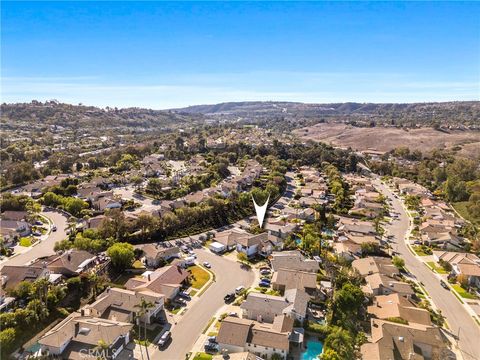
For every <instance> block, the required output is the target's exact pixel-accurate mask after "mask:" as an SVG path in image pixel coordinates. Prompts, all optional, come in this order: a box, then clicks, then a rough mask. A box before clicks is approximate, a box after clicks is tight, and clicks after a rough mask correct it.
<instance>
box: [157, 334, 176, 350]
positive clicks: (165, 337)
mask: <svg viewBox="0 0 480 360" xmlns="http://www.w3.org/2000/svg"><path fill="white" fill-rule="evenodd" d="M171 338H172V333H171V332H170V331H165V332H164V333H163V335H162V336H161V337H160V340H158V343H157V345H158V347H160V348H161V347H164V346H165V345H166V344H167V342H168V341H169V340H170V339H171Z"/></svg>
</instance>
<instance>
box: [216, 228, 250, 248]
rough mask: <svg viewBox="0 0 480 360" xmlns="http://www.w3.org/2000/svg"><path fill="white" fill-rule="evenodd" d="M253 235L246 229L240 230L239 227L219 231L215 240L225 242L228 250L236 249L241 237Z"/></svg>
mask: <svg viewBox="0 0 480 360" xmlns="http://www.w3.org/2000/svg"><path fill="white" fill-rule="evenodd" d="M248 236H251V235H250V234H249V233H247V232H245V231H240V230H237V229H232V230H227V231H222V232H219V233H217V234H216V235H215V241H216V242H219V243H220V244H223V245H224V246H225V249H226V250H227V251H230V250H233V249H235V247H236V246H237V241H238V240H240V239H241V238H245V237H248Z"/></svg>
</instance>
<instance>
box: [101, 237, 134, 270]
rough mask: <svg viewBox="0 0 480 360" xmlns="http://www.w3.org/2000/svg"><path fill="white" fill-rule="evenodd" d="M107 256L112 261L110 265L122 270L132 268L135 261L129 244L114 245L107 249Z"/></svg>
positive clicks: (132, 249)
mask: <svg viewBox="0 0 480 360" xmlns="http://www.w3.org/2000/svg"><path fill="white" fill-rule="evenodd" d="M107 255H108V256H109V257H110V259H111V260H112V265H113V266H114V267H116V268H117V269H120V270H124V269H127V268H129V267H130V266H132V264H133V261H134V260H135V253H134V248H133V245H131V244H129V243H122V242H120V243H115V244H113V245H112V246H110V247H109V248H108V249H107Z"/></svg>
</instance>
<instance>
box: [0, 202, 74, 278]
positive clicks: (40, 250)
mask: <svg viewBox="0 0 480 360" xmlns="http://www.w3.org/2000/svg"><path fill="white" fill-rule="evenodd" d="M41 214H42V215H43V216H46V217H48V218H49V219H50V220H51V221H52V222H53V224H54V225H56V226H57V231H52V232H51V233H50V234H49V235H48V237H47V238H46V239H44V240H41V241H40V242H39V243H38V244H37V245H34V246H31V248H30V249H28V250H27V251H25V252H23V253H21V254H19V255H16V256H13V257H11V258H10V259H8V260H6V261H4V262H2V263H1V264H0V268H2V267H3V266H5V265H25V264H27V263H29V262H30V261H32V260H35V259H37V258H39V257H43V256H48V255H53V254H55V251H53V247H54V246H55V242H57V241H60V240H63V239H65V238H66V237H67V233H66V230H67V229H66V228H67V218H66V217H65V216H64V215H62V214H61V213H59V212H56V211H47V212H42V213H41Z"/></svg>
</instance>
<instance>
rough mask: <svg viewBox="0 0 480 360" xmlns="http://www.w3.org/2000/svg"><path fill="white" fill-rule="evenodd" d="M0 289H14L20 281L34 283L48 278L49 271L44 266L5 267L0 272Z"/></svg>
mask: <svg viewBox="0 0 480 360" xmlns="http://www.w3.org/2000/svg"><path fill="white" fill-rule="evenodd" d="M0 276H1V280H2V284H1V285H2V289H4V290H11V289H15V288H16V287H17V285H18V284H19V283H21V282H22V281H28V282H34V281H36V280H37V279H40V278H48V277H49V276H50V270H48V269H47V268H46V267H45V266H28V265H18V266H16V265H5V266H4V267H2V269H1V270H0Z"/></svg>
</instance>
